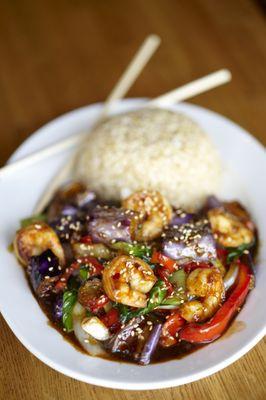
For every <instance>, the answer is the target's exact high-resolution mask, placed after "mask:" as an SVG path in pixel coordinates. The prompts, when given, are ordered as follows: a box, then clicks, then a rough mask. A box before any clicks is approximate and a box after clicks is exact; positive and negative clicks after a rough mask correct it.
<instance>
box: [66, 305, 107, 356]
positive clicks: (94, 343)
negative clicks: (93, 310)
mask: <svg viewBox="0 0 266 400" xmlns="http://www.w3.org/2000/svg"><path fill="white" fill-rule="evenodd" d="M72 315H73V329H74V334H75V336H76V338H77V339H78V341H79V343H80V344H81V347H82V348H83V349H84V350H85V351H87V352H88V353H89V354H90V355H91V356H103V355H105V354H106V351H105V350H104V348H103V347H102V345H101V344H100V343H99V341H98V340H96V339H94V338H93V337H92V336H91V335H89V334H88V333H86V332H85V331H84V330H83V329H82V327H81V322H82V320H83V319H84V317H85V316H86V310H85V308H84V307H82V305H81V304H80V303H78V302H77V303H76V304H75V306H74V308H73V314H72Z"/></svg>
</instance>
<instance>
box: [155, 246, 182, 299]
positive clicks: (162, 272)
mask: <svg viewBox="0 0 266 400" xmlns="http://www.w3.org/2000/svg"><path fill="white" fill-rule="evenodd" d="M151 262H152V263H154V264H160V267H158V268H156V274H157V275H158V276H159V277H160V278H161V279H162V280H163V281H164V282H165V285H166V287H167V293H168V295H170V294H172V293H173V292H174V288H173V285H172V284H171V282H169V280H168V277H169V275H171V274H172V273H173V272H174V271H176V270H177V269H178V265H177V263H176V262H175V261H174V260H172V259H171V258H169V257H167V256H165V255H164V254H162V253H161V252H159V251H156V250H155V251H154V252H153V254H152V258H151Z"/></svg>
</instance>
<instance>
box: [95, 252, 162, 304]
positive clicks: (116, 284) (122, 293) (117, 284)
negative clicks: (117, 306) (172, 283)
mask: <svg viewBox="0 0 266 400" xmlns="http://www.w3.org/2000/svg"><path fill="white" fill-rule="evenodd" d="M155 282H156V277H155V275H154V273H153V271H152V269H151V268H150V266H149V265H148V264H147V263H145V262H144V261H143V260H141V259H140V258H137V257H129V256H125V255H123V256H118V257H116V258H114V259H113V260H112V261H111V262H110V263H109V264H108V265H107V266H106V267H105V269H104V271H103V287H104V290H105V292H106V294H107V296H108V297H109V298H110V299H111V300H113V301H116V302H118V303H122V304H125V305H127V306H131V307H145V306H146V305H147V296H146V293H148V292H149V291H150V290H151V288H152V287H153V285H154V284H155Z"/></svg>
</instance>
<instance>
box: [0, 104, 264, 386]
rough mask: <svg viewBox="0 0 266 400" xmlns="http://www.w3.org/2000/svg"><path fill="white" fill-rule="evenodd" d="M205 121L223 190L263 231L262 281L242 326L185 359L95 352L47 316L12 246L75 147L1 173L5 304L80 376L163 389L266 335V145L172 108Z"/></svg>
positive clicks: (198, 111)
mask: <svg viewBox="0 0 266 400" xmlns="http://www.w3.org/2000/svg"><path fill="white" fill-rule="evenodd" d="M141 102H143V100H141V99H131V100H126V101H123V102H122V103H120V104H119V106H117V108H116V111H119V112H120V111H124V110H128V109H132V108H136V107H138V106H139V105H140V104H141ZM100 107H101V105H99V104H98V105H92V106H88V107H84V108H81V109H79V110H76V111H73V112H70V113H68V114H66V115H63V116H62V117H59V118H57V119H55V120H54V121H52V122H50V123H49V124H47V125H45V126H44V127H43V128H41V129H39V130H38V131H37V132H36V133H35V134H34V135H32V136H31V137H30V138H29V139H28V140H26V141H25V143H23V145H22V146H20V148H19V149H18V150H17V151H16V152H15V154H14V155H13V156H12V158H11V160H12V161H13V160H15V159H18V158H20V157H22V156H24V155H25V154H27V153H30V152H32V151H34V150H36V149H38V148H40V147H42V146H45V145H47V144H48V143H52V142H53V141H55V140H58V139H60V138H62V137H66V136H68V135H71V134H75V133H78V132H80V131H84V130H88V128H89V127H90V126H91V124H92V123H93V121H94V120H95V118H96V117H97V114H98V112H99V110H100ZM172 109H174V110H178V111H182V112H184V113H186V114H188V115H190V116H191V117H192V118H194V119H195V120H196V121H198V122H199V123H200V124H201V125H202V127H203V128H204V129H205V131H206V132H208V134H209V135H210V136H211V137H212V139H213V141H214V142H215V144H216V146H217V148H218V150H219V152H220V154H221V157H222V159H223V161H224V165H225V167H224V183H223V185H222V187H221V195H222V196H223V197H225V198H238V199H240V200H241V201H242V202H243V203H244V204H245V205H246V206H247V207H248V209H249V210H250V211H251V213H252V216H253V218H254V220H255V222H256V223H257V225H258V228H259V233H260V240H261V241H260V248H259V259H258V263H257V281H256V288H255V289H254V290H253V291H252V292H251V293H250V295H249V296H248V299H247V302H246V304H245V306H244V308H243V310H242V311H241V312H240V314H239V315H238V316H237V320H238V321H243V322H244V324H242V325H241V326H242V327H244V328H243V329H242V330H240V331H238V332H235V333H233V334H231V335H226V336H225V337H224V338H222V339H219V340H217V341H216V342H214V343H212V344H209V345H208V346H205V347H203V348H202V349H200V350H198V351H196V352H194V353H192V354H190V355H188V356H186V357H184V358H182V359H180V360H172V361H167V362H165V363H160V364H154V365H149V366H146V367H142V366H138V365H132V364H127V363H120V362H114V361H107V360H103V359H101V358H93V357H90V356H89V355H85V354H83V353H81V352H79V351H77V350H76V349H75V348H74V347H73V346H72V345H71V344H69V343H68V342H67V341H65V340H63V338H62V336H61V335H60V333H58V332H57V331H56V330H55V329H53V328H52V327H51V326H49V324H48V323H47V318H46V316H45V315H44V313H43V312H42V311H41V309H40V307H39V305H38V303H37V301H36V300H35V298H34V297H33V295H32V293H31V291H30V289H29V285H28V283H27V281H26V278H25V275H24V272H23V270H22V268H21V267H20V265H19V264H18V263H17V261H16V260H15V257H14V255H13V254H11V253H10V252H9V251H8V250H7V246H8V244H9V243H10V242H11V240H12V238H13V236H14V232H15V231H16V229H17V227H18V224H19V221H20V219H22V218H23V217H25V216H28V215H30V214H31V213H32V209H33V207H34V205H35V203H36V201H37V199H38V198H39V196H40V195H41V193H42V191H43V189H44V188H45V186H46V185H47V183H48V181H49V179H50V178H51V177H52V175H53V174H54V172H55V171H56V169H57V168H58V167H59V166H60V165H61V163H62V162H64V160H66V158H67V156H68V154H69V153H65V154H62V155H60V156H57V157H52V158H51V159H47V160H46V161H43V162H40V163H38V164H36V165H34V167H29V168H24V169H21V170H20V171H18V172H16V173H14V174H10V176H6V177H5V178H2V179H1V180H0V193H1V196H0V221H1V235H0V252H1V263H0V276H1V280H0V305H1V311H2V314H3V316H4V318H5V319H6V321H7V323H8V324H9V326H10V328H11V329H12V330H13V332H14V334H15V335H16V336H17V337H18V339H19V340H20V341H21V342H22V343H23V344H24V346H26V348H27V349H28V350H29V351H31V352H32V353H33V354H34V355H35V356H36V357H38V358H39V359H40V360H42V361H43V362H44V363H46V364H47V365H49V366H50V367H52V368H54V369H56V370H57V371H60V372H62V373H64V374H66V375H69V376H71V377H73V378H76V379H78V380H81V381H84V382H88V383H91V384H95V385H101V386H106V387H111V388H119V389H135V390H137V389H138V390H140V389H157V388H165V387H171V386H177V385H181V384H184V383H188V382H191V381H195V380H197V379H200V378H203V377H205V376H208V375H210V374H213V373H214V372H216V371H219V370H221V369H222V368H224V367H226V366H227V365H229V364H231V363H233V362H234V361H236V360H237V359H238V358H240V357H241V356H242V355H243V354H245V353H246V352H247V351H249V350H250V349H251V348H252V347H253V346H255V344H256V343H257V342H258V341H259V340H260V339H261V338H262V337H263V335H264V334H265V327H266V314H265V309H264V302H265V281H266V268H265V265H263V264H264V262H265V258H266V247H265V244H266V242H265V239H266V222H265V217H266V213H265V204H266V196H265V176H266V168H265V167H266V162H265V152H264V148H263V146H262V145H261V144H260V143H258V142H257V141H256V140H255V139H254V138H253V137H252V136H250V135H249V134H248V133H247V132H245V131H244V130H243V129H242V128H240V127H239V126H237V125H236V124H234V123H232V122H231V121H229V120H228V119H226V118H224V117H221V116H220V115H218V114H215V113H213V112H211V111H208V110H206V109H203V108H200V107H197V106H194V105H190V104H180V105H178V106H175V107H172Z"/></svg>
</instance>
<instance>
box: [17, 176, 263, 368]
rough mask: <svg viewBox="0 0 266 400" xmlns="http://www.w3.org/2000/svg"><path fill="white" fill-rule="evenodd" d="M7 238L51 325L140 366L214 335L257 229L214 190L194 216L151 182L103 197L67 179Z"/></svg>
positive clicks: (235, 302)
mask: <svg viewBox="0 0 266 400" xmlns="http://www.w3.org/2000/svg"><path fill="white" fill-rule="evenodd" d="M13 243H14V251H15V254H16V256H17V258H18V259H19V261H20V262H21V263H22V264H23V265H24V267H25V270H26V271H27V275H28V278H29V281H30V284H31V286H32V288H33V291H34V293H35V294H36V296H37V298H38V300H39V302H40V303H41V305H42V306H43V307H44V308H45V309H46V310H47V311H48V312H47V314H48V315H49V316H50V318H51V320H52V321H53V322H54V323H55V324H56V325H57V327H60V328H61V329H63V330H64V331H65V332H66V333H69V334H70V335H69V337H71V336H72V335H75V337H76V339H77V341H78V342H79V343H80V346H81V347H82V348H83V349H84V350H86V351H87V352H88V353H89V354H91V355H104V356H106V354H114V355H116V356H118V357H120V358H124V359H130V360H131V361H133V362H136V363H139V364H141V365H147V364H149V363H150V362H151V361H153V360H157V359H158V358H161V357H165V356H166V355H167V357H168V356H169V354H170V352H171V350H169V349H168V350H167V348H169V347H171V346H174V347H175V348H177V349H178V352H179V351H181V349H187V348H188V347H192V346H193V344H194V343H196V344H198V343H199V344H204V343H209V342H212V341H213V340H215V339H217V338H218V337H220V336H221V335H222V333H223V332H224V331H225V329H226V328H227V327H228V325H229V323H230V321H231V320H232V318H233V316H234V315H235V314H236V312H238V311H239V309H240V307H241V306H242V305H243V303H244V301H245V299H246V296H247V294H248V291H249V290H250V289H251V288H252V287H253V286H254V275H253V274H252V271H251V269H252V270H253V268H254V253H255V245H256V244H257V243H256V228H255V226H254V224H253V222H252V221H251V219H250V216H249V214H248V213H247V212H246V210H245V209H244V208H243V207H242V206H241V205H240V204H239V203H237V202H230V203H229V202H228V203H225V202H220V201H219V200H218V199H216V198H215V197H210V198H209V199H208V201H207V203H206V205H205V206H204V207H203V208H202V209H201V210H200V211H199V212H198V213H196V214H192V213H187V212H185V211H184V210H182V209H172V207H171V206H170V205H169V204H168V202H167V199H165V198H164V197H163V196H162V195H161V194H160V193H158V192H152V191H149V190H148V191H145V190H143V191H139V192H136V193H133V194H132V195H131V196H130V197H129V198H127V199H125V200H124V201H123V202H122V203H121V204H120V206H119V204H117V203H115V205H114V204H113V203H112V204H111V203H110V204H107V205H104V204H103V203H102V202H100V201H98V200H97V198H96V195H95V193H94V192H91V191H90V189H86V188H85V186H84V185H83V184H81V183H75V182H74V183H73V182H72V183H71V184H69V185H66V186H65V187H63V188H61V189H60V190H59V191H58V192H57V193H56V195H55V197H54V199H53V200H52V201H51V203H50V205H49V206H48V208H47V209H46V210H45V214H40V215H35V216H32V217H30V218H27V219H25V220H23V221H22V228H21V229H20V230H19V231H18V232H17V233H16V236H15V239H14V242H13ZM230 243H231V244H230ZM72 332H73V333H72ZM186 342H187V343H186ZM182 351H186V350H182ZM174 353H175V351H173V354H174Z"/></svg>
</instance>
